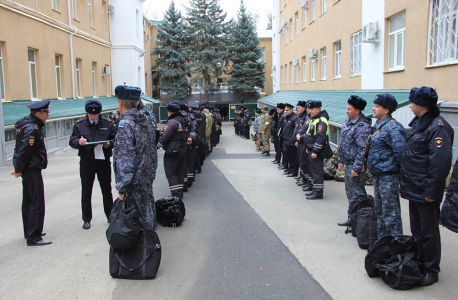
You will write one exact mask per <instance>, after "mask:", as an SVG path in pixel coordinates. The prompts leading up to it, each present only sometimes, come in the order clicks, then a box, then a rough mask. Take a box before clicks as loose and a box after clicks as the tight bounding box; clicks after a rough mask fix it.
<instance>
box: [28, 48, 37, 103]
mask: <svg viewBox="0 0 458 300" xmlns="http://www.w3.org/2000/svg"><path fill="white" fill-rule="evenodd" d="M28 56H29V78H30V95H31V97H32V99H37V98H38V92H37V65H36V61H35V50H33V49H28Z"/></svg>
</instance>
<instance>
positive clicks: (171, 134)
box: [157, 101, 192, 199]
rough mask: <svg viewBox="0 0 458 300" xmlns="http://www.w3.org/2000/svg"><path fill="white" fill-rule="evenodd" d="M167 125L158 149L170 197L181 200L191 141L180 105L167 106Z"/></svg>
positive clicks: (175, 103)
mask: <svg viewBox="0 0 458 300" xmlns="http://www.w3.org/2000/svg"><path fill="white" fill-rule="evenodd" d="M167 114H168V116H169V117H168V119H167V123H166V124H165V126H164V129H163V131H162V135H161V137H160V138H159V143H158V144H157V146H158V148H164V150H165V155H164V169H165V176H166V177H167V180H168V182H169V188H170V192H171V193H172V196H174V197H177V198H179V199H182V198H183V182H184V174H185V173H186V145H191V143H192V139H191V138H190V137H189V133H188V132H187V127H188V124H187V120H186V119H185V118H184V117H183V114H182V113H181V112H180V103H178V102H175V101H174V102H171V103H169V104H167Z"/></svg>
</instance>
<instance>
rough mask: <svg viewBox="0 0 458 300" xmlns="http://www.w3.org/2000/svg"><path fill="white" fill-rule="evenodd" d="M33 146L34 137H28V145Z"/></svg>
mask: <svg viewBox="0 0 458 300" xmlns="http://www.w3.org/2000/svg"><path fill="white" fill-rule="evenodd" d="M33 144H35V137H34V136H29V145H30V146H33Z"/></svg>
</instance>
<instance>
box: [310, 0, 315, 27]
mask: <svg viewBox="0 0 458 300" xmlns="http://www.w3.org/2000/svg"><path fill="white" fill-rule="evenodd" d="M310 14H311V15H312V16H311V19H312V22H313V21H315V0H312V9H311V12H310Z"/></svg>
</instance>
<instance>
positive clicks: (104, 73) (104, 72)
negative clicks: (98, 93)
mask: <svg viewBox="0 0 458 300" xmlns="http://www.w3.org/2000/svg"><path fill="white" fill-rule="evenodd" d="M107 75H110V67H107V66H105V67H103V68H102V76H107Z"/></svg>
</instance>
